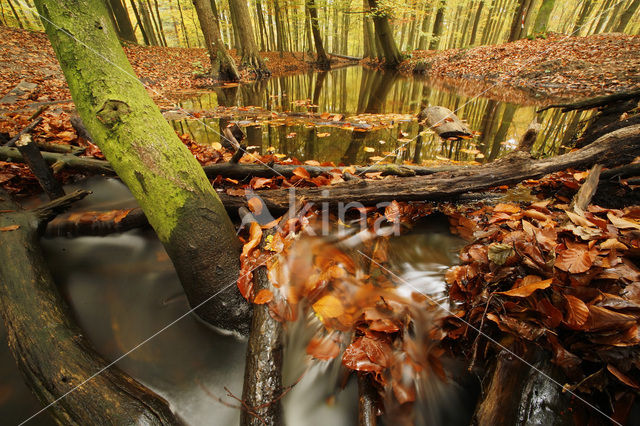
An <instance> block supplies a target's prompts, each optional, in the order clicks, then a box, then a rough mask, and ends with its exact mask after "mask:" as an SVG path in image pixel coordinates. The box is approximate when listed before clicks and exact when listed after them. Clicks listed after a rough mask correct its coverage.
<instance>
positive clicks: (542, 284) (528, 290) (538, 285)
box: [496, 278, 553, 297]
mask: <svg viewBox="0 0 640 426" xmlns="http://www.w3.org/2000/svg"><path fill="white" fill-rule="evenodd" d="M552 281H553V279H552V278H549V279H548V280H544V281H538V282H535V283H532V284H527V285H524V286H522V287H518V288H514V289H512V290H509V291H500V292H498V293H496V294H503V295H505V296H511V297H529V296H531V295H532V294H533V292H535V291H536V290H544V289H545V288H549V286H550V285H551V282H552Z"/></svg>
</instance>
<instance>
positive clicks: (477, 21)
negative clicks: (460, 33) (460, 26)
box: [469, 1, 485, 46]
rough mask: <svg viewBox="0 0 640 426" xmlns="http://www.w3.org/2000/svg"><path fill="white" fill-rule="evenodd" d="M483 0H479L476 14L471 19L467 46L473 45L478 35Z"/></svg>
mask: <svg viewBox="0 0 640 426" xmlns="http://www.w3.org/2000/svg"><path fill="white" fill-rule="evenodd" d="M484 3H485V2H484V1H481V2H480V4H478V9H477V10H476V16H475V18H474V19H473V29H472V30H471V40H469V46H473V45H474V44H475V43H476V37H477V35H478V26H479V25H480V17H481V16H482V9H483V8H484Z"/></svg>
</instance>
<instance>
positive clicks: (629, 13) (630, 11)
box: [615, 0, 640, 33]
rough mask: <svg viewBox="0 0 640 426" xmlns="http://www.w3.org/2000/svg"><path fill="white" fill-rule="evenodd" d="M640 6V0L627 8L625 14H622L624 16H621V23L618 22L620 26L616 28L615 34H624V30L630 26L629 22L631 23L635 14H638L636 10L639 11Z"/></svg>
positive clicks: (634, 0)
mask: <svg viewBox="0 0 640 426" xmlns="http://www.w3.org/2000/svg"><path fill="white" fill-rule="evenodd" d="M639 6H640V0H633V1H632V2H631V3H630V4H629V6H627V8H626V9H625V10H624V12H622V15H620V22H618V26H617V27H616V29H615V32H617V33H622V32H624V30H625V29H626V28H627V25H629V22H630V21H631V18H632V17H633V14H634V13H636V10H638V7H639Z"/></svg>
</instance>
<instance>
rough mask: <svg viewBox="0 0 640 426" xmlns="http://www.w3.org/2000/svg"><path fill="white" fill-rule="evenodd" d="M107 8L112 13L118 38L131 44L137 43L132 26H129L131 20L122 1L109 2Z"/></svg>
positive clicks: (111, 0)
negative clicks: (109, 8) (108, 7)
mask: <svg viewBox="0 0 640 426" xmlns="http://www.w3.org/2000/svg"><path fill="white" fill-rule="evenodd" d="M109 6H110V7H111V10H112V11H113V16H114V18H115V21H116V24H117V31H118V36H119V37H120V38H121V39H123V40H126V41H129V42H131V43H138V40H137V39H136V34H135V33H134V31H133V25H131V19H129V13H128V12H127V9H126V8H125V6H124V4H123V2H122V0H109Z"/></svg>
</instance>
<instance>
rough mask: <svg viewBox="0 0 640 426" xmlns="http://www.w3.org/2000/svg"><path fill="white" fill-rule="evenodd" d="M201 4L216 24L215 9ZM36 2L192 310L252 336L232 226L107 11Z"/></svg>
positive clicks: (92, 125) (84, 3)
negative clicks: (124, 47)
mask: <svg viewBox="0 0 640 426" xmlns="http://www.w3.org/2000/svg"><path fill="white" fill-rule="evenodd" d="M200 1H203V2H204V3H205V4H206V5H208V6H209V14H208V15H205V16H206V17H207V18H209V19H211V20H212V19H213V16H212V13H211V9H210V4H209V2H208V1H206V0H198V2H200ZM36 5H37V7H38V12H39V13H40V14H41V15H42V16H43V18H44V19H43V25H44V27H45V30H46V32H47V35H48V36H49V40H50V42H51V45H52V46H53V49H54V51H55V52H56V56H57V57H58V60H59V62H60V66H61V68H62V71H63V72H64V75H65V78H66V80H67V84H68V85H69V90H70V92H71V96H72V98H73V101H74V103H75V105H76V108H77V109H78V113H79V115H80V117H81V118H82V121H83V122H84V125H85V126H86V128H87V130H88V131H89V133H90V134H91V136H92V137H93V140H94V142H95V143H96V144H97V145H98V146H99V147H100V149H101V150H102V152H103V153H104V155H105V157H106V158H107V160H109V162H110V163H111V165H112V166H113V168H114V170H115V171H116V173H117V174H118V176H119V177H120V178H121V179H122V181H123V182H124V183H125V184H126V185H127V186H128V187H129V189H130V190H131V192H132V194H133V196H134V197H135V198H136V200H137V201H138V203H139V204H140V206H141V207H142V209H143V210H144V213H145V215H146V216H147V218H148V219H149V223H150V224H151V226H152V227H153V228H154V230H155V232H156V234H157V236H158V238H159V240H160V241H161V242H162V243H163V245H164V247H165V249H166V250H167V253H168V254H169V256H170V258H171V260H172V261H173V264H174V266H175V268H176V271H177V273H178V276H179V278H180V281H181V283H182V285H183V287H184V289H185V292H186V294H187V297H188V299H189V302H190V304H191V306H192V307H194V308H196V307H198V309H197V310H196V311H195V312H196V313H197V314H199V315H200V317H201V318H203V319H204V320H206V321H209V322H211V323H212V324H214V325H216V326H219V327H221V328H225V329H231V330H238V331H241V332H246V331H247V328H248V318H249V314H250V312H249V311H250V309H249V307H248V305H247V304H246V302H245V301H244V299H243V298H242V296H241V295H240V293H239V291H238V289H237V287H236V285H235V282H236V280H237V278H238V271H239V267H240V262H239V254H240V242H239V241H238V239H237V237H236V235H235V229H234V227H233V224H232V223H231V220H230V219H229V217H228V215H227V213H226V211H225V209H224V206H223V205H222V203H221V202H220V199H219V198H218V195H217V194H216V191H215V190H214V189H213V187H212V186H211V183H210V182H209V180H208V179H207V177H206V175H205V174H204V172H203V171H202V168H201V167H200V165H199V163H198V162H197V160H196V159H195V158H194V157H193V155H192V154H191V152H190V151H189V150H188V149H187V147H186V146H185V145H184V144H183V143H182V142H181V141H180V139H178V137H177V136H176V133H175V132H174V130H173V128H172V127H171V126H170V125H169V123H168V122H167V121H166V120H165V119H164V118H163V117H162V114H161V113H160V110H159V109H158V107H157V106H156V105H155V104H154V102H153V100H152V99H151V98H150V97H149V95H148V94H147V92H146V90H145V88H144V86H143V85H142V83H140V81H139V80H138V78H137V76H136V75H135V72H134V71H133V68H132V67H131V65H130V64H129V62H128V60H127V57H126V55H125V53H124V51H123V50H122V47H121V46H120V44H119V41H118V38H117V36H116V33H115V30H114V29H113V27H112V25H111V23H110V21H109V19H108V18H107V16H106V9H105V6H104V4H103V3H102V2H96V1H93V0H36ZM201 6H202V5H201V4H200V5H199V6H198V7H201ZM61 27H62V28H64V29H65V31H59V30H58V28H61ZM78 41H79V42H78ZM90 50H94V51H98V52H101V53H102V54H103V55H104V56H105V57H107V58H109V61H108V62H107V61H105V60H103V59H102V58H101V57H99V56H96V55H94V54H91V53H90ZM204 302H206V303H204Z"/></svg>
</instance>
